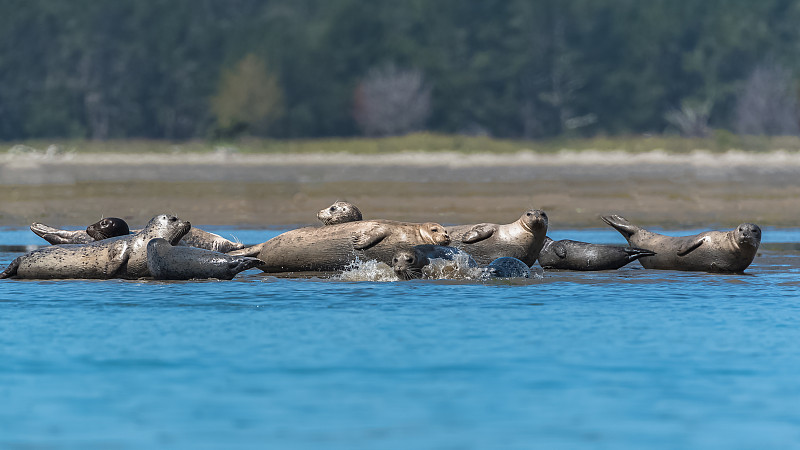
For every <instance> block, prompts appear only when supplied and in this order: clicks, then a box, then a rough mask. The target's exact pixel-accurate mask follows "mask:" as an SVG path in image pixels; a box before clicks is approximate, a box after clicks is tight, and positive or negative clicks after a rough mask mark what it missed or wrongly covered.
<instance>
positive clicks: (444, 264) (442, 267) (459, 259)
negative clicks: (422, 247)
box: [422, 252, 488, 280]
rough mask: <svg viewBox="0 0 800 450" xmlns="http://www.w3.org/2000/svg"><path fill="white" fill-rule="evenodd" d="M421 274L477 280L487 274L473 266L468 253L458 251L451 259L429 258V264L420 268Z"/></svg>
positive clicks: (433, 278) (430, 276)
mask: <svg viewBox="0 0 800 450" xmlns="http://www.w3.org/2000/svg"><path fill="white" fill-rule="evenodd" d="M422 276H423V278H426V279H432V280H479V279H483V278H487V276H488V275H487V274H486V271H485V270H483V269H482V268H480V267H476V266H475V262H474V261H473V260H472V258H471V257H470V256H469V254H467V253H464V252H459V253H456V254H455V255H454V256H453V259H440V258H431V260H430V264H428V265H427V266H425V267H423V268H422Z"/></svg>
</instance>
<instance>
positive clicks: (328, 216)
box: [317, 201, 362, 225]
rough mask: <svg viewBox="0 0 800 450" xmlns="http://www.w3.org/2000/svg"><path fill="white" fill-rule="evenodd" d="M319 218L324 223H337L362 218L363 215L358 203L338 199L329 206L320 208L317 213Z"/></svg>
mask: <svg viewBox="0 0 800 450" xmlns="http://www.w3.org/2000/svg"><path fill="white" fill-rule="evenodd" d="M317 219H319V220H320V222H322V224H323V225H336V224H340V223H347V222H356V221H359V220H362V216H361V211H360V210H359V209H358V207H356V205H354V204H352V203H350V202H343V201H338V202H335V203H334V204H332V205H331V206H329V207H327V208H324V209H320V210H319V212H318V213H317Z"/></svg>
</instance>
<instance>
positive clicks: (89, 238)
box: [31, 217, 244, 253]
mask: <svg viewBox="0 0 800 450" xmlns="http://www.w3.org/2000/svg"><path fill="white" fill-rule="evenodd" d="M31 231H33V232H34V233H36V234H37V235H39V236H41V237H42V238H43V239H44V240H46V241H47V242H49V243H51V244H87V243H90V242H94V241H100V240H103V239H108V238H111V237H116V236H124V235H127V234H130V230H129V229H128V224H127V223H126V222H125V221H124V220H122V219H119V218H115V217H107V218H105V219H102V220H100V221H98V222H97V223H93V224H91V225H89V226H88V227H87V228H86V231H83V230H77V231H70V230H60V229H58V228H53V227H50V226H47V225H45V224H42V223H34V224H32V225H31ZM139 231H141V230H133V232H134V233H137V232H139ZM178 245H188V246H190V247H197V248H204V249H207V250H213V251H215V252H222V253H227V252H230V251H233V250H239V249H241V248H244V245H242V244H240V243H238V242H233V241H229V240H227V239H225V238H224V237H222V236H220V235H218V234H214V233H209V232H208V231H204V230H201V229H199V228H192V229H191V230H189V232H188V233H186V235H185V236H184V237H183V239H181V241H180V242H179V243H178Z"/></svg>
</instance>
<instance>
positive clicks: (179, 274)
mask: <svg viewBox="0 0 800 450" xmlns="http://www.w3.org/2000/svg"><path fill="white" fill-rule="evenodd" d="M261 264H262V262H261V260H260V259H258V258H250V257H247V256H228V255H226V254H224V253H219V252H215V251H212V250H206V249H202V248H195V247H187V246H173V245H172V244H170V243H169V242H168V241H167V240H166V239H162V238H157V239H151V240H150V242H148V243H147V269H148V270H149V271H150V275H151V276H152V277H153V278H155V279H156V280H191V279H203V278H217V279H220V280H230V279H233V277H235V276H236V274H237V273H239V272H242V271H244V270H247V269H251V268H253V267H256V266H259V265H261Z"/></svg>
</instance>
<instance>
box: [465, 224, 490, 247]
mask: <svg viewBox="0 0 800 450" xmlns="http://www.w3.org/2000/svg"><path fill="white" fill-rule="evenodd" d="M493 234H494V227H493V226H491V225H488V224H480V225H475V226H474V227H472V228H471V229H470V230H469V231H467V232H466V233H464V236H462V237H461V242H463V243H465V244H474V243H475V242H480V241H482V240H484V239H488V238H489V237H490V236H491V235H493Z"/></svg>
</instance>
